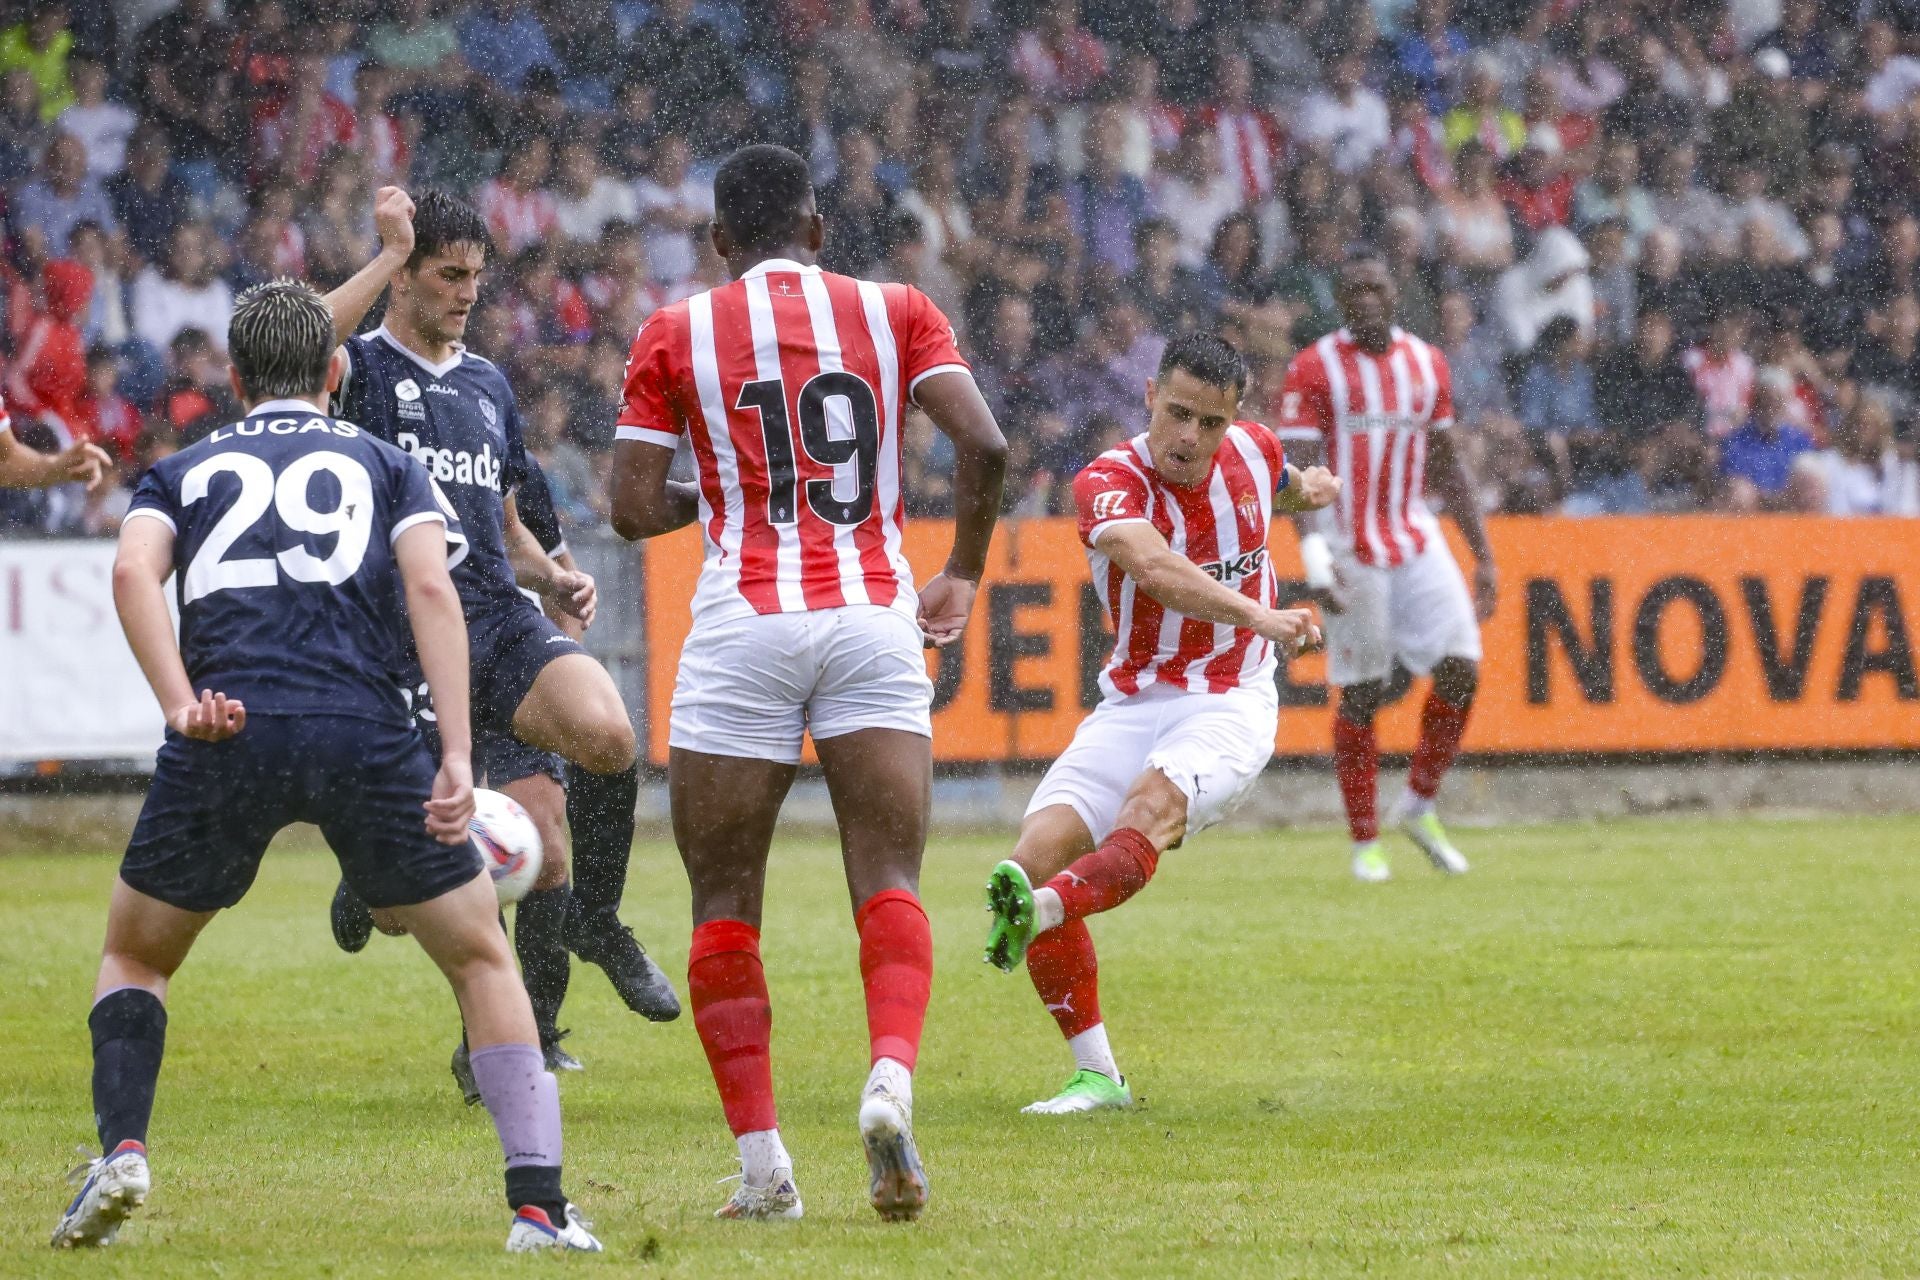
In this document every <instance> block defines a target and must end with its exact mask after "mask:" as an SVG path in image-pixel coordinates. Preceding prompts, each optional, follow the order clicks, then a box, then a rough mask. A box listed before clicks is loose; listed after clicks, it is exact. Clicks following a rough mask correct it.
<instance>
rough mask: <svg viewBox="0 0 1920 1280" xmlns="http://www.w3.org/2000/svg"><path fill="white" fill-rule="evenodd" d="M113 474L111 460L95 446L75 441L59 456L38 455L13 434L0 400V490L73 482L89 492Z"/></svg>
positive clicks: (10, 421)
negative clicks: (85, 487)
mask: <svg viewBox="0 0 1920 1280" xmlns="http://www.w3.org/2000/svg"><path fill="white" fill-rule="evenodd" d="M112 474H113V459H112V458H109V457H108V456H107V451H106V450H105V449H102V448H101V447H100V446H99V445H97V444H92V443H90V442H88V441H85V440H80V441H76V442H75V443H73V444H70V445H68V446H67V447H66V448H65V449H62V450H61V451H60V452H59V453H41V452H40V451H39V450H37V449H30V448H28V447H27V446H26V445H24V444H21V443H20V439H19V437H18V436H16V435H14V434H13V419H12V418H11V417H9V416H8V414H7V402H6V401H5V400H4V399H0V489H45V488H48V487H49V486H52V485H56V484H69V483H77V484H84V485H85V486H87V492H88V493H92V492H94V491H95V490H97V489H99V488H100V486H102V485H104V484H105V483H106V482H107V478H108V477H109V476H111V475H112Z"/></svg>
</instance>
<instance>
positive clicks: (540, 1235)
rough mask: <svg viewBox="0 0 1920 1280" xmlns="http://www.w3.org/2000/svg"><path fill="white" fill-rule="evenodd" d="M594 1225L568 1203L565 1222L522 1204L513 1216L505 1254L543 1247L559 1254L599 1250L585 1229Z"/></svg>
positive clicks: (541, 1248)
mask: <svg viewBox="0 0 1920 1280" xmlns="http://www.w3.org/2000/svg"><path fill="white" fill-rule="evenodd" d="M592 1225H593V1224H592V1223H590V1222H588V1221H587V1220H586V1219H584V1218H582V1217H581V1216H580V1211H579V1210H578V1209H576V1208H574V1207H573V1206H572V1205H568V1206H567V1211H566V1221H565V1222H562V1223H555V1222H554V1220H553V1219H552V1218H551V1217H549V1216H547V1211H546V1210H545V1209H542V1208H540V1207H539V1206H538V1205H531V1204H528V1205H522V1206H520V1212H518V1213H516V1214H514V1215H513V1227H512V1229H511V1230H509V1231H508V1232H507V1252H508V1253H539V1252H541V1251H543V1250H546V1249H554V1250H558V1251H559V1252H561V1253H599V1252H600V1251H601V1250H600V1242H599V1241H598V1240H595V1239H594V1238H593V1233H592V1232H591V1231H589V1230H587V1228H588V1227H590V1226H592Z"/></svg>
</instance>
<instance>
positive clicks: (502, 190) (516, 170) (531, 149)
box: [474, 133, 555, 257]
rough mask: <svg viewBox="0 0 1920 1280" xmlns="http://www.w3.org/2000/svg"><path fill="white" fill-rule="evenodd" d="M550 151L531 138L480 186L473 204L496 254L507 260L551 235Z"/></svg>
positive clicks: (539, 137)
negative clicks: (483, 222) (495, 173)
mask: <svg viewBox="0 0 1920 1280" xmlns="http://www.w3.org/2000/svg"><path fill="white" fill-rule="evenodd" d="M552 165H553V148H552V145H551V144H550V143H548V141H547V140H546V138H545V137H544V136H542V135H541V134H537V133H536V134H532V135H530V136H529V137H526V138H524V139H522V140H521V141H520V143H519V144H518V145H517V146H515V147H514V148H513V149H512V150H511V151H509V152H508V153H507V158H506V160H505V162H504V163H503V164H502V165H501V166H500V172H499V174H498V175H497V176H495V177H492V178H489V179H488V180H487V181H486V182H485V183H483V184H481V187H480V190H479V193H478V195H477V197H476V199H475V201H474V204H475V207H476V208H478V209H479V210H480V216H481V217H482V218H484V219H485V220H486V223H487V231H488V233H489V234H491V235H492V236H493V242H494V244H496V245H497V246H499V248H500V251H501V252H502V253H504V254H506V255H507V256H509V257H511V256H513V255H514V254H517V253H519V252H520V251H521V250H522V249H525V248H527V247H528V246H530V245H533V244H537V243H539V242H540V241H542V240H545V239H546V238H547V237H548V236H550V235H552V234H553V232H554V226H555V213H554V199H553V193H552V192H551V191H548V190H547V189H546V187H545V185H544V184H545V183H546V181H547V173H548V170H549V169H551V168H552Z"/></svg>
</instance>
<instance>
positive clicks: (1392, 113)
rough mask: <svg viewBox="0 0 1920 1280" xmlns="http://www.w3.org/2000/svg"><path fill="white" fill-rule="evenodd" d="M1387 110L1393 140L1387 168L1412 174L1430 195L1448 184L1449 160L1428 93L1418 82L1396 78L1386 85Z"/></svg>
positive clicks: (1388, 147) (1450, 167) (1449, 181)
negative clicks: (1430, 106)
mask: <svg viewBox="0 0 1920 1280" xmlns="http://www.w3.org/2000/svg"><path fill="white" fill-rule="evenodd" d="M1387 113H1388V116H1389V118H1390V119H1391V121H1392V124H1393V140H1392V141H1391V142H1389V143H1388V144H1387V155H1386V161H1387V165H1388V167H1390V168H1394V169H1404V170H1406V171H1407V172H1409V173H1411V174H1412V175H1413V176H1414V177H1415V178H1417V179H1419V181H1420V185H1421V186H1422V187H1424V188H1425V189H1426V190H1427V192H1428V193H1429V194H1433V193H1437V192H1441V191H1445V190H1446V189H1447V188H1449V187H1451V186H1452V185H1453V166H1452V165H1451V164H1450V163H1448V159H1447V147H1446V140H1445V138H1444V137H1443V136H1442V135H1441V131H1440V122H1439V121H1438V120H1435V119H1434V118H1433V113H1432V112H1431V111H1429V110H1427V95H1426V94H1425V93H1423V92H1421V89H1420V86H1419V84H1418V83H1416V82H1415V81H1413V80H1409V79H1405V78H1397V79H1395V80H1394V81H1393V83H1392V84H1390V85H1388V86H1387Z"/></svg>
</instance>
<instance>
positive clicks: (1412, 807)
mask: <svg viewBox="0 0 1920 1280" xmlns="http://www.w3.org/2000/svg"><path fill="white" fill-rule="evenodd" d="M1432 812H1433V797H1432V796H1423V795H1421V794H1420V793H1419V792H1417V791H1414V790H1412V789H1411V788H1409V789H1408V790H1406V791H1403V792H1401V793H1400V816H1401V817H1402V818H1424V817H1426V816H1427V815H1428V814H1430V813H1432Z"/></svg>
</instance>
